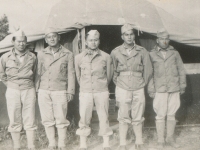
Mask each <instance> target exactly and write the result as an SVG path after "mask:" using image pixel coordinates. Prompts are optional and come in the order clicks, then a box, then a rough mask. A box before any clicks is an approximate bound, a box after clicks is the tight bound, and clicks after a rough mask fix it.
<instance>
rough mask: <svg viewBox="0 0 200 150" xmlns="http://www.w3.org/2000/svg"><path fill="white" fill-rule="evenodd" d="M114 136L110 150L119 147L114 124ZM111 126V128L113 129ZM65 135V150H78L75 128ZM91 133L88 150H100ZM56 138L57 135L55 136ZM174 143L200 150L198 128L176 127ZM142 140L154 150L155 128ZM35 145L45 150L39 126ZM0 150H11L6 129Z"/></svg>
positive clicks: (95, 130)
mask: <svg viewBox="0 0 200 150" xmlns="http://www.w3.org/2000/svg"><path fill="white" fill-rule="evenodd" d="M114 126H115V129H114V134H113V135H112V136H111V137H110V145H111V149H112V150H117V149H118V147H119V136H118V135H119V134H118V130H117V128H116V127H117V125H116V124H115V125H114ZM114 126H113V127H114ZM68 129H69V131H68V133H67V139H66V144H67V149H68V150H78V148H79V137H78V136H77V135H76V134H75V131H76V129H77V128H76V127H75V126H73V124H72V125H71V126H70V127H69V128H68ZM92 129H93V130H92V133H91V135H90V136H89V138H88V140H87V143H88V150H102V142H103V141H102V138H101V137H99V136H98V135H97V134H98V125H97V124H92ZM56 137H57V135H56ZM175 137H176V141H177V143H178V144H180V145H181V147H180V148H179V149H178V150H200V142H199V141H200V127H178V128H176V133H175ZM143 139H144V142H145V145H146V147H147V149H148V150H156V140H157V136H156V131H155V128H145V129H144V134H143ZM134 141H135V138H134V134H133V131H132V128H129V131H128V134H127V147H128V150H134V149H135V148H134ZM35 144H36V146H37V149H38V150H47V145H48V140H47V138H46V135H45V132H44V128H43V127H42V126H39V128H38V130H37V132H36V141H35ZM26 145H27V142H26V135H25V132H24V131H22V132H21V146H22V150H27V148H26ZM0 150H12V140H11V136H10V133H8V132H7V127H1V128H0ZM164 150H174V149H173V148H171V147H168V146H166V147H165V149H164Z"/></svg>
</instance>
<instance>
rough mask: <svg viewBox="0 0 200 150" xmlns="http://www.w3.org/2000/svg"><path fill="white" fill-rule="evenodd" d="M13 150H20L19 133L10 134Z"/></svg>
mask: <svg viewBox="0 0 200 150" xmlns="http://www.w3.org/2000/svg"><path fill="white" fill-rule="evenodd" d="M11 136H12V140H13V146H14V149H20V148H21V145H20V132H11Z"/></svg>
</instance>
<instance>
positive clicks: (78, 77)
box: [75, 56, 81, 85]
mask: <svg viewBox="0 0 200 150" xmlns="http://www.w3.org/2000/svg"><path fill="white" fill-rule="evenodd" d="M75 71H76V78H77V81H78V84H79V85H80V77H81V69H80V66H79V57H78V56H76V57H75Z"/></svg>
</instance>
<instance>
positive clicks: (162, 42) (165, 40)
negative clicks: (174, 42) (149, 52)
mask: <svg viewBox="0 0 200 150" xmlns="http://www.w3.org/2000/svg"><path fill="white" fill-rule="evenodd" d="M169 41H170V40H169V36H166V37H160V38H158V39H157V43H158V46H159V47H160V48H162V49H166V48H168V47H169Z"/></svg>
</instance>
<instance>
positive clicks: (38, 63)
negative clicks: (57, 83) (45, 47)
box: [34, 52, 42, 92]
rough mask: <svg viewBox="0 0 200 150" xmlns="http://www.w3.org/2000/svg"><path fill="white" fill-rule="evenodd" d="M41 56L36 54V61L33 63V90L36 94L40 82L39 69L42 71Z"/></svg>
mask: <svg viewBox="0 0 200 150" xmlns="http://www.w3.org/2000/svg"><path fill="white" fill-rule="evenodd" d="M41 58H42V57H41V54H40V52H38V55H37V61H36V63H35V66H34V67H35V77H34V82H35V89H36V92H38V89H39V87H40V81H41V69H42V63H41Z"/></svg>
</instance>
